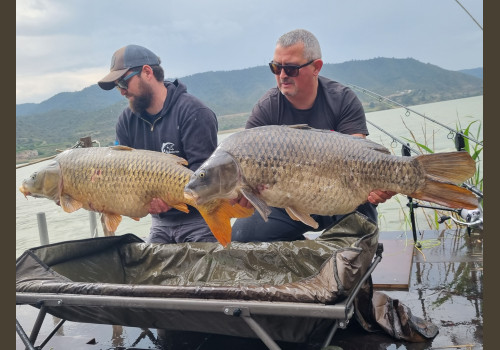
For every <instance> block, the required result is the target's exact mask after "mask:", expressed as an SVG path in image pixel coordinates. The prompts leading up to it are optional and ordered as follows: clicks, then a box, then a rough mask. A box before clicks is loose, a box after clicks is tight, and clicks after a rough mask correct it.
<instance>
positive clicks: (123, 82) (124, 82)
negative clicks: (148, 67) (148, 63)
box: [116, 68, 142, 90]
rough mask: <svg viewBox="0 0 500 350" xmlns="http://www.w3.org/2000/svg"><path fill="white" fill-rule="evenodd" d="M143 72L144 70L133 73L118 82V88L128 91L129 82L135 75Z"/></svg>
mask: <svg viewBox="0 0 500 350" xmlns="http://www.w3.org/2000/svg"><path fill="white" fill-rule="evenodd" d="M141 71H142V68H141V69H139V70H136V71H134V72H132V73H131V74H129V75H127V76H126V77H123V78H121V79H120V80H118V81H117V82H116V86H118V87H119V88H120V89H124V90H127V89H128V80H129V79H130V78H132V77H133V76H134V75H137V74H139V73H140V72H141Z"/></svg>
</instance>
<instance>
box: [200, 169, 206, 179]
mask: <svg viewBox="0 0 500 350" xmlns="http://www.w3.org/2000/svg"><path fill="white" fill-rule="evenodd" d="M205 174H206V171H205V170H202V171H200V173H199V174H198V176H199V177H200V178H204V177H205Z"/></svg>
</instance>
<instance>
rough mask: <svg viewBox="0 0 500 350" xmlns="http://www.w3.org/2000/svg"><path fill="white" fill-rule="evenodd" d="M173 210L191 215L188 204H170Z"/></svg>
mask: <svg viewBox="0 0 500 350" xmlns="http://www.w3.org/2000/svg"><path fill="white" fill-rule="evenodd" d="M169 205H170V206H171V207H172V208H175V209H177V210H180V211H182V212H184V213H189V209H188V207H187V205H186V203H179V204H169Z"/></svg>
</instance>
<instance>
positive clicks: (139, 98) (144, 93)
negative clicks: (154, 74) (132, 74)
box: [129, 80, 153, 115]
mask: <svg viewBox="0 0 500 350" xmlns="http://www.w3.org/2000/svg"><path fill="white" fill-rule="evenodd" d="M139 91H140V94H139V95H135V96H133V99H131V100H129V106H130V109H131V110H132V111H133V112H134V113H135V114H138V115H141V114H144V113H147V112H146V109H148V108H149V106H150V105H151V100H152V99H153V88H152V87H151V86H149V85H147V84H145V83H143V81H142V80H140V81H139Z"/></svg>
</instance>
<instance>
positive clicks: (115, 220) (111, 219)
mask: <svg viewBox="0 0 500 350" xmlns="http://www.w3.org/2000/svg"><path fill="white" fill-rule="evenodd" d="M102 216H103V217H104V223H105V224H106V228H107V229H108V230H109V231H111V232H115V231H116V229H117V228H118V225H120V222H121V221H122V216H121V215H118V214H106V213H103V214H102Z"/></svg>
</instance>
